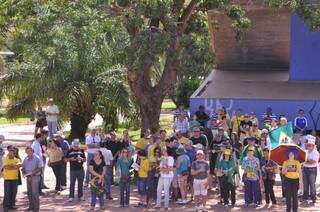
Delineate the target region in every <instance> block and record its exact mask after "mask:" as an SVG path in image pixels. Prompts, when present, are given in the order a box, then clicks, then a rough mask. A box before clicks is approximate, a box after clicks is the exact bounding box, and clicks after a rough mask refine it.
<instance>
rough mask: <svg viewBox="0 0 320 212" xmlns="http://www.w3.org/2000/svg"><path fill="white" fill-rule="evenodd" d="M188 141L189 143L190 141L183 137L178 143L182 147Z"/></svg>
mask: <svg viewBox="0 0 320 212" xmlns="http://www.w3.org/2000/svg"><path fill="white" fill-rule="evenodd" d="M188 141H189V139H188V138H186V137H184V136H182V137H181V138H180V139H179V140H178V142H179V143H180V144H182V145H185V144H186V143H187V142H188Z"/></svg>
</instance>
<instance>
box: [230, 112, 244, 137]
mask: <svg viewBox="0 0 320 212" xmlns="http://www.w3.org/2000/svg"><path fill="white" fill-rule="evenodd" d="M242 120H243V116H239V117H237V116H232V118H231V124H232V132H236V133H238V132H239V126H240V122H241V121H242Z"/></svg>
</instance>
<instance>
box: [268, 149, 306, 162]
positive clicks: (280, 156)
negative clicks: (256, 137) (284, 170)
mask: <svg viewBox="0 0 320 212" xmlns="http://www.w3.org/2000/svg"><path fill="white" fill-rule="evenodd" d="M289 151H293V152H294V156H295V157H294V158H295V159H296V160H298V161H300V162H301V163H303V162H305V161H306V160H307V153H306V152H305V151H304V150H303V149H301V148H300V147H299V146H297V145H296V144H281V145H279V146H278V147H276V148H274V149H272V150H271V151H270V159H271V160H273V161H275V162H276V163H278V164H279V165H280V166H281V165H282V164H283V162H284V161H286V160H288V159H289V158H288V152H289Z"/></svg>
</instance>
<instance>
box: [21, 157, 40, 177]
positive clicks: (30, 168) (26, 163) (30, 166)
mask: <svg viewBox="0 0 320 212" xmlns="http://www.w3.org/2000/svg"><path fill="white" fill-rule="evenodd" d="M40 167H43V162H42V159H40V158H39V157H38V156H37V155H36V154H33V156H32V157H31V158H29V157H26V158H25V159H24V160H23V163H22V170H23V172H24V173H25V174H29V173H31V172H34V171H35V170H36V169H37V168H40ZM40 173H41V172H38V173H37V174H36V175H40Z"/></svg>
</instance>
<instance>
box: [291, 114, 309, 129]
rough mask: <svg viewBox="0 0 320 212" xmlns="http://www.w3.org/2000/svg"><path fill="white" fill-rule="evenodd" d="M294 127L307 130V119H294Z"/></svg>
mask: <svg viewBox="0 0 320 212" xmlns="http://www.w3.org/2000/svg"><path fill="white" fill-rule="evenodd" d="M294 126H295V127H299V128H300V129H305V128H306V127H307V126H308V122H307V119H306V117H304V116H303V117H300V116H298V117H296V118H295V119H294Z"/></svg>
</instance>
